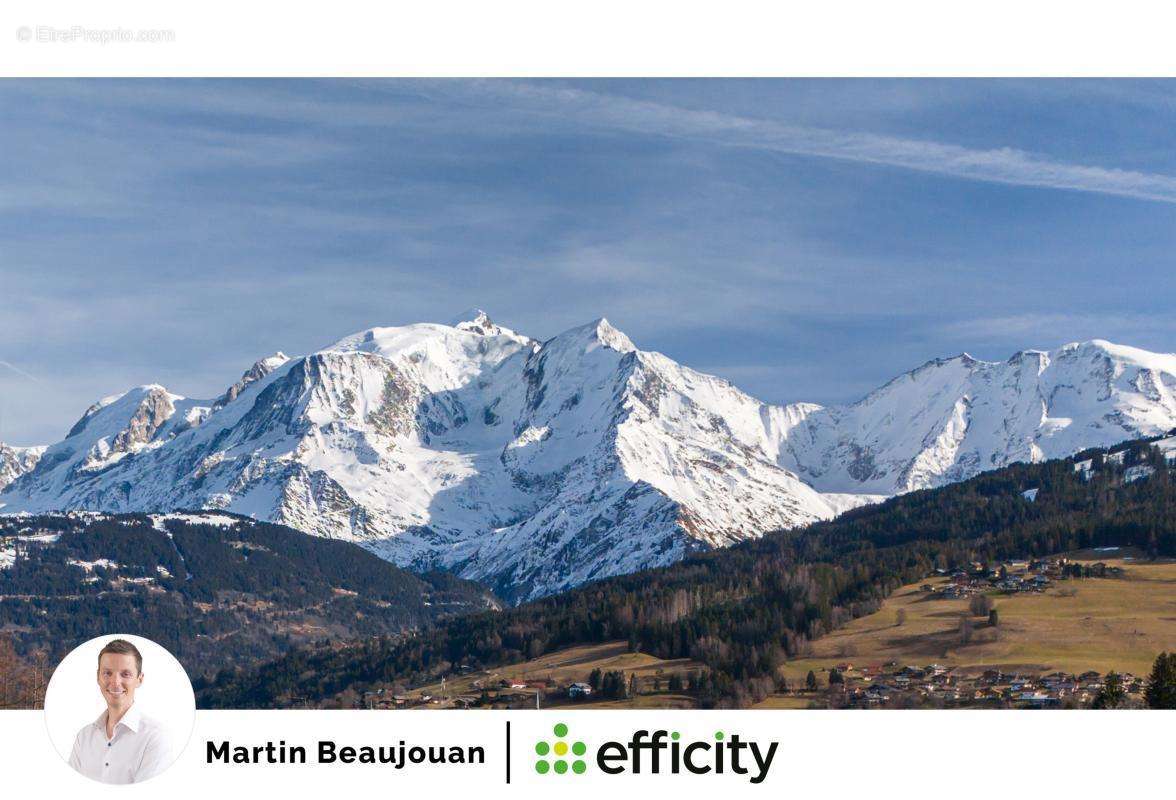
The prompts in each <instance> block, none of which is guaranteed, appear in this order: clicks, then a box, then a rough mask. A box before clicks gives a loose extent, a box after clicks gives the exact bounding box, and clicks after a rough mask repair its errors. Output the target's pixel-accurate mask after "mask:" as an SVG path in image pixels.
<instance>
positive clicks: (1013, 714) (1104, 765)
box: [0, 711, 1176, 800]
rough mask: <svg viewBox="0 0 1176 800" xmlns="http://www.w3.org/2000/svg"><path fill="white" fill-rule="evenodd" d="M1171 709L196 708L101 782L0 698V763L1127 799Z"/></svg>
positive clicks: (202, 786) (272, 782) (60, 773)
mask: <svg viewBox="0 0 1176 800" xmlns="http://www.w3.org/2000/svg"><path fill="white" fill-rule="evenodd" d="M1174 722H1176V715H1173V713H1172V712H1162V711H1119V712H1083V711H1054V712H1043V711H1029V712H1018V711H750V712H729V711H713V712H710V711H680V712H675V711H568V712H560V711H550V712H546V711H534V712H519V711H512V712H505V711H466V712H462V711H453V712H449V711H440V712H414V711H200V712H197V714H196V724H195V728H194V730H193V732H192V736H191V739H190V740H189V741H188V742H187V745H186V746H184V747H183V748H182V752H181V753H180V755H179V758H178V759H177V760H176V762H175V763H174V764H173V765H172V766H171V767H170V768H169V769H168V770H166V771H165V772H163V773H162V774H160V775H158V776H157V777H155V778H152V779H151V780H149V781H146V782H145V783H143V784H142V785H129V786H107V785H103V784H100V783H97V782H95V781H92V780H90V779H88V778H85V777H83V776H81V775H79V774H77V773H75V772H74V771H73V770H72V769H71V768H70V766H69V765H68V764H67V763H66V761H65V760H64V759H63V758H62V757H61V756H60V755H59V754H58V752H57V750H56V749H55V748H54V746H53V744H52V743H51V742H50V737H49V733H48V731H47V730H46V725H45V721H44V715H43V714H42V712H40V711H5V712H0V763H2V765H3V774H4V778H3V784H4V787H5V792H4V796H6V797H14V798H15V797H29V796H31V795H29V794H25V793H23V792H22V790H25V791H30V792H31V791H35V792H37V793H38V794H37V796H65V797H70V796H75V795H84V796H86V797H89V798H99V797H107V796H109V797H115V796H120V797H130V796H135V795H138V796H146V794H144V793H149V794H151V795H152V796H164V797H168V798H186V797H201V798H206V797H208V796H209V795H210V794H211V795H212V796H213V797H223V798H233V797H242V796H249V795H256V796H261V797H265V796H267V794H268V793H273V795H274V796H280V797H282V798H288V797H317V798H321V797H323V796H324V795H326V796H332V795H338V794H339V793H344V792H352V791H366V792H371V791H379V792H381V793H389V792H390V793H393V794H395V793H397V792H424V791H428V792H449V791H453V792H463V791H465V792H476V796H477V797H479V798H483V797H512V798H513V797H520V796H522V797H542V798H550V797H551V796H552V793H553V792H558V793H559V794H560V796H561V797H578V796H584V797H588V796H590V795H591V796H599V793H600V792H601V791H602V790H609V789H614V790H617V791H620V792H626V791H632V790H637V789H641V790H656V789H657V788H658V787H664V788H665V789H667V790H671V791H673V792H675V793H680V792H684V791H685V792H687V793H689V792H691V791H693V790H695V789H696V790H697V791H699V792H703V791H705V792H714V791H721V792H723V793H724V795H730V794H738V795H743V794H748V795H758V796H764V795H765V794H766V793H767V792H769V791H774V792H775V793H777V794H778V793H779V792H780V791H781V790H786V791H788V792H790V793H793V794H796V793H801V794H808V795H827V794H829V793H837V794H842V793H847V792H857V793H869V796H871V797H874V798H894V799H895V800H900V799H901V800H909V797H910V796H911V794H912V792H918V791H922V792H927V793H950V794H951V795H952V796H953V797H954V798H986V799H987V798H991V797H992V795H993V793H1003V792H1007V791H1009V790H1010V787H1011V790H1012V791H1013V792H1014V793H1015V794H1016V795H1017V796H1020V797H1026V796H1032V795H1033V794H1034V793H1042V794H1046V793H1048V794H1049V795H1055V794H1057V793H1058V792H1060V791H1070V790H1075V789H1081V790H1082V791H1083V792H1084V793H1091V794H1093V793H1106V795H1107V796H1111V795H1115V796H1132V795H1133V793H1134V792H1139V793H1142V792H1144V791H1145V790H1149V789H1151V790H1154V789H1156V788H1158V787H1160V786H1163V785H1166V782H1167V780H1168V770H1169V763H1168V761H1167V758H1168V755H1169V751H1170V749H1171V740H1170V735H1171V732H1172V724H1173V723H1174ZM58 792H60V793H61V794H60V795H58ZM457 796H461V795H457Z"/></svg>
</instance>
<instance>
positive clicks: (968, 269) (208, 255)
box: [0, 80, 1176, 445]
mask: <svg viewBox="0 0 1176 800" xmlns="http://www.w3.org/2000/svg"><path fill="white" fill-rule="evenodd" d="M0 108H2V109H3V125H0V152H2V153H3V157H2V158H0V439H3V440H5V441H8V442H10V443H13V444H21V445H27V444H37V443H47V442H51V441H56V440H58V439H60V438H61V436H62V435H63V434H64V432H65V431H66V430H67V429H68V428H69V426H70V425H71V424H72V423H73V422H74V420H76V418H77V417H78V416H80V414H81V412H82V411H83V410H84V409H85V408H86V406H88V405H89V404H90V403H91V402H93V401H94V400H96V399H97V398H99V397H101V396H104V395H107V394H111V393H115V392H118V391H122V390H124V389H126V388H128V387H130V386H135V385H139V384H143V383H151V382H158V383H162V384H164V385H165V386H167V387H168V388H169V389H171V390H172V391H174V392H177V393H180V394H184V395H187V396H192V397H211V396H215V395H217V394H219V393H220V392H221V391H223V389H224V387H225V386H227V385H228V384H230V383H232V382H233V381H234V380H235V379H236V378H237V377H238V376H239V375H240V373H241V372H242V371H243V370H244V369H245V368H247V367H248V366H249V365H250V364H251V363H252V362H253V361H254V360H256V359H257V358H259V357H262V356H264V355H267V354H269V353H272V352H274V351H276V350H279V349H280V350H283V351H285V352H286V353H289V354H291V355H295V354H303V353H307V352H311V351H313V350H315V349H317V348H320V347H323V346H325V345H327V344H330V343H331V342H333V341H335V340H337V339H339V338H341V337H342V336H344V335H346V334H349V333H352V332H354V331H357V330H361V329H363V328H367V327H371V326H375V325H397V324H405V323H410V322H417V321H447V320H448V319H449V318H451V317H452V316H453V314H454V313H456V312H458V311H460V310H462V309H464V308H468V307H471V306H477V307H481V308H484V309H486V310H487V311H488V312H489V313H490V314H491V316H492V317H493V318H495V320H496V321H499V322H501V323H502V324H505V325H507V326H509V327H512V328H515V329H517V330H520V331H522V332H525V333H528V334H530V335H532V336H535V337H537V338H546V337H549V336H552V335H554V334H556V333H559V332H560V331H562V330H565V329H567V328H569V327H572V326H573V325H578V324H582V323H584V322H587V321H589V320H592V319H594V318H596V317H600V316H605V317H608V318H609V320H610V321H612V322H613V324H614V325H616V326H617V327H618V328H620V329H621V330H623V331H625V332H626V333H627V334H628V335H629V336H630V338H632V339H633V340H634V342H635V343H636V344H637V345H638V346H639V347H641V348H642V349H647V350H659V351H661V352H664V353H666V354H667V355H669V356H671V357H672V358H675V359H676V360H678V361H680V362H683V363H685V364H687V365H689V366H692V367H695V368H697V369H701V370H703V371H706V372H711V373H715V374H718V375H722V376H724V377H726V378H729V379H730V380H731V381H733V382H734V383H735V384H737V385H738V386H740V387H741V388H743V389H745V390H746V391H748V392H750V393H751V394H753V395H755V396H757V397H760V398H762V399H764V400H768V401H773V402H792V401H801V400H804V401H811V402H820V403H836V402H844V401H849V400H853V399H856V398H857V397H859V396H860V395H861V394H863V393H864V392H866V391H868V390H869V389H871V388H873V387H874V386H876V385H878V384H880V383H882V382H884V381H885V380H887V379H889V378H891V377H893V376H894V375H895V374H898V373H900V372H903V371H905V370H907V369H910V368H912V367H915V366H917V365H918V364H920V363H922V362H923V361H926V360H927V359H929V358H933V357H936V356H946V355H953V354H956V353H959V352H962V351H967V352H970V353H972V354H973V355H975V356H977V357H980V358H990V359H1000V358H1006V357H1008V356H1009V355H1010V354H1012V353H1013V352H1015V351H1016V350H1019V349H1023V348H1029V347H1036V348H1053V347H1056V346H1058V345H1060V344H1063V343H1065V342H1068V341H1075V340H1081V339H1089V338H1105V339H1110V340H1112V341H1117V342H1121V343H1126V344H1132V345H1135V346H1138V347H1144V348H1147V349H1151V350H1160V351H1165V352H1167V351H1172V350H1176V315H1174V314H1173V313H1172V311H1173V308H1172V307H1173V300H1174V299H1176V291H1174V290H1176V278H1174V277H1173V275H1174V274H1176V269H1174V266H1176V263H1174V262H1176V255H1174V254H1176V148H1173V147H1172V141H1173V138H1172V131H1173V130H1176V82H1171V81H1167V82H1165V81H1108V80H1101V81H1045V80H1039V81H977V80H969V81H907V80H904V81H885V80H861V81H832V80H830V81H779V80H751V81H697V80H681V81H616V80H607V81H290V80H288V81H268V82H267V81H260V82H259V81H179V80H171V81H96V80H90V81H29V82H23V81H3V82H0Z"/></svg>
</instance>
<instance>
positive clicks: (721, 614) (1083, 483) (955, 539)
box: [200, 440, 1176, 707]
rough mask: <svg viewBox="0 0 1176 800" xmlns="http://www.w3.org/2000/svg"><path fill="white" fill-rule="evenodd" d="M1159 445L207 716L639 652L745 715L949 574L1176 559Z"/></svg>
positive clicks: (331, 660) (856, 523) (346, 651)
mask: <svg viewBox="0 0 1176 800" xmlns="http://www.w3.org/2000/svg"><path fill="white" fill-rule="evenodd" d="M1170 442H1171V440H1168V442H1166V443H1165V445H1166V444H1168V443H1170ZM1153 444H1154V441H1139V442H1132V443H1127V444H1125V445H1123V446H1120V447H1117V448H1114V451H1115V453H1114V454H1108V453H1105V452H1103V451H1088V452H1085V453H1082V454H1080V455H1079V456H1076V457H1074V458H1072V459H1064V460H1055V461H1049V462H1046V463H1041V464H1016V465H1013V466H1010V467H1007V468H1005V469H1001V470H997V471H994V472H990V473H986V474H983V475H980V476H978V477H976V478H973V479H971V480H968V481H964V482H962V483H959V484H954V485H950V486H947V487H943V488H940V489H933V490H926V491H919V492H913V493H911V494H907V495H903V496H900V497H897V498H894V499H892V500H889V501H887V502H886V503H883V504H880V505H877V506H871V507H866V508H861V509H857V510H855V511H851V512H848V513H846V514H844V515H842V516H841V517H839V518H838V519H836V520H833V521H830V522H822V523H817V524H813V525H810V526H808V527H807V528H804V529H802V530H792V531H785V532H779V533H774V534H770V535H768V536H765V537H764V538H762V539H759V540H756V541H749V542H745V543H743V544H740V545H737V546H735V547H731V548H729V549H726V550H719V551H714V552H709V553H705V554H699V555H695V556H692V557H689V558H687V559H686V560H684V561H682V562H680V563H677V564H674V565H672V566H668V567H664V568H660V569H655V570H648V571H645V572H641V573H636V574H633V575H627V576H622V577H617V578H611V579H608V580H604V581H601V582H598V583H595V584H591V585H588V586H585V587H582V588H580V589H577V590H574V591H571V592H568V593H566V594H562V595H558V596H554V597H550V598H546V599H544V600H540V601H537V602H533V603H529V604H526V605H523V606H519V607H517V608H514V609H511V610H509V611H506V612H503V613H486V614H476V615H469V616H464V617H459V618H455V619H451V620H448V621H446V622H443V623H441V624H439V625H437V626H436V627H434V628H431V629H429V630H426V631H425V632H422V633H420V634H417V635H414V636H412V637H410V638H407V639H405V640H399V641H393V640H388V639H381V638H372V639H367V640H364V641H362V642H359V643H356V644H351V645H329V646H319V647H310V648H300V649H296V650H294V651H292V652H290V653H289V654H287V655H286V656H284V657H282V658H280V659H278V660H276V661H275V662H273V663H271V664H267V665H266V666H265V667H264V668H262V669H258V670H247V671H234V670H226V671H224V672H222V673H221V674H220V676H219V677H218V679H217V681H216V682H215V684H214V685H212V686H210V687H207V688H205V689H204V690H203V691H202V692H201V695H200V702H201V704H202V705H204V706H205V707H281V706H283V705H287V704H289V703H290V702H291V698H293V697H299V698H310V699H311V700H312V701H315V702H320V703H330V702H331V698H333V697H335V696H337V695H338V694H340V693H342V692H344V691H347V690H353V691H360V690H362V689H363V688H364V687H366V686H368V685H372V684H375V683H383V682H388V681H404V682H409V683H413V682H423V681H427V680H429V679H431V678H434V677H436V676H438V675H442V674H445V673H446V672H448V671H450V670H452V669H454V668H455V667H457V666H458V665H467V666H469V667H485V666H491V665H495V664H508V663H512V662H516V661H519V660H523V659H526V658H534V657H536V656H539V655H541V654H543V653H546V652H550V651H553V650H556V649H559V648H563V647H566V646H569V645H573V644H579V643H591V642H604V641H610V640H616V639H628V640H629V642H630V647H631V648H632V649H640V650H642V651H644V652H647V653H650V654H653V655H655V656H658V657H660V658H681V657H690V658H694V659H696V660H699V661H701V662H703V663H705V664H706V665H707V666H708V667H709V673H708V674H706V675H705V676H703V685H702V686H700V687H698V691H699V692H700V694H702V696H703V697H704V698H705V700H706V702H708V703H711V704H736V705H740V704H744V703H747V702H749V701H751V700H754V699H755V698H757V697H761V696H763V695H765V694H766V693H767V692H769V691H770V690H771V689H772V687H773V685H774V682H775V680H776V674H777V667H778V666H779V665H780V664H781V663H782V662H783V661H784V660H786V659H788V658H790V657H793V656H796V655H799V654H802V653H803V652H804V650H805V649H806V646H807V642H809V641H810V640H812V639H815V638H817V637H819V636H821V635H822V634H824V633H825V632H827V631H829V630H830V629H832V628H834V627H837V626H839V625H841V624H843V623H844V622H846V621H848V620H849V619H852V618H854V617H857V616H861V615H863V614H867V613H870V612H872V611H874V610H876V609H877V607H878V605H879V603H880V602H881V601H882V599H884V598H885V597H886V596H887V595H888V594H889V593H890V592H892V591H893V590H894V589H895V588H896V587H898V586H900V585H903V584H905V583H909V582H911V581H915V580H919V579H921V578H923V577H925V576H927V575H929V574H932V573H934V572H935V571H936V570H952V569H955V568H957V567H962V566H965V565H969V564H971V563H972V562H981V563H992V562H994V561H998V560H1003V559H1012V558H1023V557H1026V556H1035V555H1046V554H1051V553H1058V552H1062V551H1068V550H1075V549H1079V548H1088V547H1107V546H1135V547H1138V548H1140V549H1142V550H1143V551H1144V552H1146V553H1147V554H1149V556H1151V557H1160V556H1173V555H1176V485H1174V483H1173V476H1172V473H1171V469H1170V464H1169V463H1168V462H1167V461H1166V460H1165V457H1164V453H1162V452H1161V451H1160V450H1159V449H1158V448H1156V447H1154V446H1153ZM1087 462H1089V463H1087ZM1034 489H1036V490H1037V491H1036V492H1035V493H1034V492H1032V491H1030V490H1034ZM1026 493H1027V494H1026Z"/></svg>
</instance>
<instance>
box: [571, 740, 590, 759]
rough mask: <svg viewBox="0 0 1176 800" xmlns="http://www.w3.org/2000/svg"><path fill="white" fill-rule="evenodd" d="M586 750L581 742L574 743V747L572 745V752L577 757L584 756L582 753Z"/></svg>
mask: <svg viewBox="0 0 1176 800" xmlns="http://www.w3.org/2000/svg"><path fill="white" fill-rule="evenodd" d="M587 749H588V748H587V747H585V746H584V743H583V742H576V743H575V744H574V745H572V752H573V753H575V754H576V755H578V756H582V755H584V751H585V750H587Z"/></svg>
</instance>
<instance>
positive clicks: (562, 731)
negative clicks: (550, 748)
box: [555, 722, 568, 736]
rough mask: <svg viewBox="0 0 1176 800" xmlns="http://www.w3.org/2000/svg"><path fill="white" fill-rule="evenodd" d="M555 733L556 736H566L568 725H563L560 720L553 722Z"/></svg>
mask: <svg viewBox="0 0 1176 800" xmlns="http://www.w3.org/2000/svg"><path fill="white" fill-rule="evenodd" d="M555 735H556V736H567V735H568V726H567V725H564V724H563V723H562V722H557V723H556V724H555Z"/></svg>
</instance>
